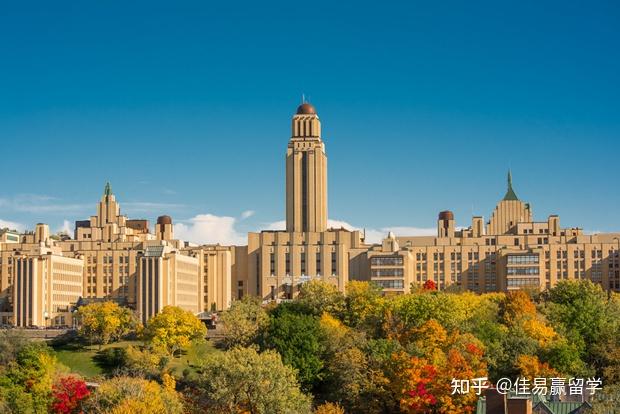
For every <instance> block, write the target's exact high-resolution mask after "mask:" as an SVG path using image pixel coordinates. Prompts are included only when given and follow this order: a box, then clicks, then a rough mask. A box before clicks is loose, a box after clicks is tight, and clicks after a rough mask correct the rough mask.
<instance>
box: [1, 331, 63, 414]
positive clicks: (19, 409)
mask: <svg viewBox="0 0 620 414" xmlns="http://www.w3.org/2000/svg"><path fill="white" fill-rule="evenodd" d="M66 370H67V368H66V367H64V366H63V365H62V364H60V363H59V362H58V361H57V359H56V356H55V355H54V352H53V350H52V349H50V348H49V347H48V346H47V345H46V344H45V343H40V342H27V343H20V344H19V345H18V348H17V349H14V354H13V356H12V357H10V358H6V359H5V364H4V365H0V401H2V402H3V405H4V406H6V407H8V409H9V412H11V413H35V414H39V413H41V414H43V413H47V412H48V407H49V406H50V403H51V398H52V384H53V383H54V380H55V378H57V377H58V376H59V375H61V374H63V373H64V372H65V371H66Z"/></svg>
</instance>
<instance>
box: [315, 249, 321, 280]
mask: <svg viewBox="0 0 620 414" xmlns="http://www.w3.org/2000/svg"><path fill="white" fill-rule="evenodd" d="M316 274H317V275H320V274H321V253H317V254H316Z"/></svg>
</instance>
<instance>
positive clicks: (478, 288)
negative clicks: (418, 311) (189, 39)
mask: <svg viewBox="0 0 620 414" xmlns="http://www.w3.org/2000/svg"><path fill="white" fill-rule="evenodd" d="M387 240H391V243H386V241H387ZM387 240H386V241H384V243H383V244H382V245H381V246H373V247H372V248H371V249H370V250H369V253H368V254H369V257H370V258H371V259H370V262H371V280H373V281H375V282H377V283H379V284H381V285H384V286H385V285H386V284H387V285H390V286H397V287H392V288H390V289H386V291H389V292H396V293H404V292H407V291H408V290H409V288H410V287H411V286H412V285H414V286H415V285H421V284H423V283H424V282H425V281H426V280H433V281H434V282H435V284H436V285H437V287H438V288H439V289H446V288H448V287H450V286H452V287H453V288H455V289H468V290H471V291H474V292H480V293H482V292H495V291H508V290H514V289H522V288H528V289H540V290H544V289H546V288H549V287H552V286H554V285H555V284H556V283H557V282H558V281H560V280H573V279H590V280H592V281H593V282H595V283H599V284H601V285H602V286H603V288H605V289H609V290H616V291H618V290H620V259H619V257H618V256H619V254H618V253H619V251H620V244H619V240H620V233H607V234H594V235H586V234H584V233H583V231H582V230H581V229H579V228H561V227H560V218H559V217H558V216H557V215H552V216H549V217H548V219H547V220H546V221H542V222H536V221H534V220H533V218H532V210H531V207H530V205H529V204H527V203H524V202H523V201H521V200H519V198H518V197H517V196H516V194H515V192H514V189H513V187H512V177H511V175H510V173H509V174H508V188H507V191H506V195H505V196H504V198H503V199H502V200H501V201H500V202H499V203H498V204H497V206H496V208H495V210H494V211H493V213H492V214H491V219H490V220H489V221H488V222H487V223H486V225H485V224H484V221H483V219H482V217H473V218H472V223H471V226H470V227H469V228H466V229H460V230H457V229H456V226H455V219H454V215H453V214H452V212H450V211H442V212H441V213H439V218H438V220H437V236H436V237H429V236H423V237H407V236H401V237H394V236H393V235H390V237H388V239H387Z"/></svg>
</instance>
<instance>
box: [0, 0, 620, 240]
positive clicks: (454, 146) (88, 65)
mask: <svg viewBox="0 0 620 414" xmlns="http://www.w3.org/2000/svg"><path fill="white" fill-rule="evenodd" d="M18 3H19V4H18ZM619 41H620V6H619V3H618V2H612V1H609V2H597V1H591V2H573V1H568V2H567V1H561V2H560V1H557V2H556V1H546V2H540V1H518V2H517V1H509V2H496V1H488V2H486V1H481V2H451V1H444V2H412V1H403V2H364V1H356V2H346V1H342V2H333V1H331V2H321V1H313V2H308V1H305V2H290V1H289V2H204V1H201V2H156V1H149V2H98V3H96V4H95V3H94V2H93V3H90V4H86V3H85V2H9V3H6V4H4V5H3V8H2V12H1V13H0V145H1V148H2V150H1V151H0V153H1V154H2V159H1V161H0V177H1V179H0V220H1V221H2V222H11V223H17V224H19V225H21V226H23V227H25V228H30V227H32V226H33V224H34V223H36V222H39V221H44V222H48V223H49V224H50V225H51V227H52V229H59V228H61V227H62V226H63V223H64V221H65V220H67V221H69V222H73V221H74V220H76V219H81V218H86V217H88V216H89V215H91V214H94V211H95V203H96V201H97V200H98V198H99V197H100V195H101V193H102V191H103V186H104V184H105V182H106V180H110V181H111V182H112V187H113V190H114V192H115V193H116V195H117V197H118V199H119V201H120V202H121V203H122V208H123V211H124V212H126V213H128V214H129V215H130V216H133V217H145V218H149V219H154V218H155V217H156V216H157V215H159V214H163V213H167V214H171V215H172V216H173V217H174V218H175V221H176V222H177V223H180V224H183V226H184V227H183V228H180V230H181V231H182V232H184V234H189V235H190V236H194V237H196V238H199V239H200V238H201V237H202V239H205V237H206V238H207V239H208V241H212V240H214V239H215V238H218V237H219V238H221V239H223V240H222V241H223V242H226V241H235V242H236V241H238V240H239V239H240V238H242V237H243V233H244V232H246V231H248V230H256V229H259V228H264V227H267V226H273V224H272V223H274V222H278V221H280V220H282V219H283V217H284V153H285V149H286V144H287V141H288V138H289V136H290V131H289V128H290V117H291V115H292V114H293V112H294V110H295V107H296V106H297V104H298V103H299V100H300V96H301V94H302V93H305V94H306V96H308V97H309V100H310V101H311V102H312V103H313V104H315V106H316V107H317V110H318V112H319V116H320V117H321V121H322V123H323V133H324V139H325V142H326V146H327V153H328V157H329V215H330V217H331V218H332V219H335V220H342V221H346V222H347V223H351V224H352V225H354V226H357V227H366V228H368V229H373V230H374V231H378V232H381V231H384V230H386V229H388V228H393V227H410V228H420V229H425V228H432V227H434V225H435V219H436V215H437V212H438V211H440V210H444V209H451V210H453V211H454V212H455V215H456V219H457V223H458V224H459V225H469V223H470V217H471V215H472V212H473V213H474V214H480V215H484V216H485V217H487V218H488V216H489V214H490V213H491V211H492V209H493V207H494V206H495V204H496V202H497V201H498V200H499V199H500V198H501V197H502V196H503V194H504V192H505V180H506V171H507V169H508V168H512V171H513V176H514V183H515V189H516V191H517V194H518V195H519V196H520V197H521V198H522V199H524V200H526V201H528V202H530V203H531V204H532V206H533V209H534V215H535V217H536V218H537V219H539V220H543V219H545V218H546V216H547V215H548V214H554V213H557V214H560V216H561V219H562V224H563V225H565V226H580V227H583V228H584V229H586V230H588V231H613V230H620V222H619V221H618V212H619V211H620V192H619V191H618V179H619V171H618V167H617V166H618V154H619V149H620V143H619V140H618V137H619V135H620V134H619V133H620V105H619V104H618V97H619V96H620V81H619V75H618V74H619V73H620V54H619V53H618V50H620V45H619V43H620V42H619ZM93 154H96V155H93ZM250 211H251V212H253V214H252V213H248V212H250ZM244 212H245V214H244ZM203 222H208V223H210V224H209V226H210V227H209V226H207V227H200V228H199V226H198V225H197V224H198V223H203ZM192 226H194V227H195V228H194V229H193V230H194V233H192V228H193V227H192ZM411 231H413V230H411ZM204 232H209V233H211V234H210V235H206V236H205V235H204Z"/></svg>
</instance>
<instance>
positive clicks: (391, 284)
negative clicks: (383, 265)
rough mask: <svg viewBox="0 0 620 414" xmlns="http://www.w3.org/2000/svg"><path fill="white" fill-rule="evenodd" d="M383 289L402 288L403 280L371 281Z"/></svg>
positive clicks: (403, 285) (403, 286)
mask: <svg viewBox="0 0 620 414" xmlns="http://www.w3.org/2000/svg"><path fill="white" fill-rule="evenodd" d="M373 282H374V283H376V284H377V285H379V286H381V288H383V289H404V288H405V282H404V281H403V280H375V281H373Z"/></svg>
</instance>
